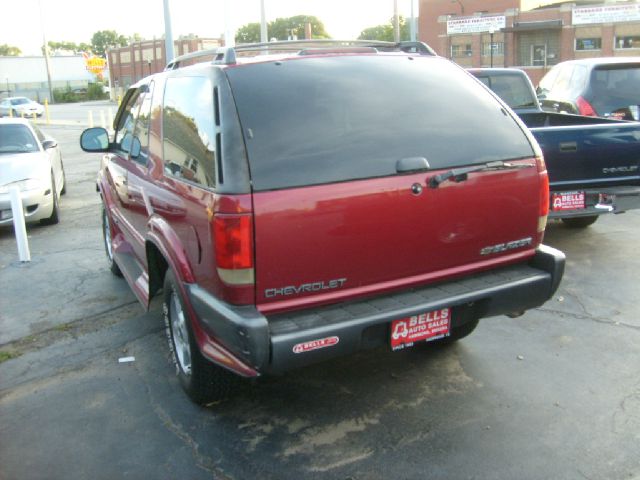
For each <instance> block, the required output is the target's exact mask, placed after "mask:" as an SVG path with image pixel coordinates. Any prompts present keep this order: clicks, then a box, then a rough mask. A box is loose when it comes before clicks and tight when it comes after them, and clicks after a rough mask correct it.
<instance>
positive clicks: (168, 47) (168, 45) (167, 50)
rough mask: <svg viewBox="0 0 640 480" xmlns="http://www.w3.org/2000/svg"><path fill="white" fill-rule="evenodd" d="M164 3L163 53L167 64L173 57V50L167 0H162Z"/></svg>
mask: <svg viewBox="0 0 640 480" xmlns="http://www.w3.org/2000/svg"><path fill="white" fill-rule="evenodd" d="M163 4H164V54H165V61H166V62H165V63H166V64H168V63H169V62H171V61H172V60H173V58H174V57H175V53H174V51H173V31H172V29H171V11H170V10H169V0H163Z"/></svg>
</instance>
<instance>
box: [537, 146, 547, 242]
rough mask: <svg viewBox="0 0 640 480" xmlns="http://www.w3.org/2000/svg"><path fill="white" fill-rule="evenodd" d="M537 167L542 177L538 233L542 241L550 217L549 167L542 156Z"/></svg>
mask: <svg viewBox="0 0 640 480" xmlns="http://www.w3.org/2000/svg"><path fill="white" fill-rule="evenodd" d="M536 165H537V167H538V175H539V177H540V200H539V201H540V208H539V212H538V233H539V234H540V241H542V234H544V229H545V228H546V227H547V215H549V176H548V175H547V166H546V165H545V163H544V158H543V157H542V155H537V156H536Z"/></svg>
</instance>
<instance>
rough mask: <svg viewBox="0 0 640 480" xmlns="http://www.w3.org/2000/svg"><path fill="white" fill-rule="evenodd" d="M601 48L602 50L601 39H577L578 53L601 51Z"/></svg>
mask: <svg viewBox="0 0 640 480" xmlns="http://www.w3.org/2000/svg"><path fill="white" fill-rule="evenodd" d="M601 48H602V39H601V38H576V51H580V50H600V49H601Z"/></svg>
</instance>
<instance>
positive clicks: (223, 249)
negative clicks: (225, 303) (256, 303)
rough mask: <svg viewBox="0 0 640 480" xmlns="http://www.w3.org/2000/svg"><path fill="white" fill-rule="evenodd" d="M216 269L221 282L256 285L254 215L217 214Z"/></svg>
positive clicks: (215, 239)
mask: <svg viewBox="0 0 640 480" xmlns="http://www.w3.org/2000/svg"><path fill="white" fill-rule="evenodd" d="M213 238H214V242H215V249H216V267H217V270H218V275H219V276H220V279H221V280H222V281H223V282H224V283H226V284H228V285H248V284H252V283H253V282H254V277H255V276H254V268H253V216H252V215H251V214H231V215H226V214H216V215H215V216H214V218H213Z"/></svg>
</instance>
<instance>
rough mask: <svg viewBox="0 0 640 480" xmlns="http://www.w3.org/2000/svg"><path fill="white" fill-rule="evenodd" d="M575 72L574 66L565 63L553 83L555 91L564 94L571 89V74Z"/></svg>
mask: <svg viewBox="0 0 640 480" xmlns="http://www.w3.org/2000/svg"><path fill="white" fill-rule="evenodd" d="M572 74H573V68H572V66H571V65H564V66H563V67H562V68H561V69H560V72H559V73H558V78H557V79H556V83H554V84H553V93H554V94H555V95H557V94H563V93H564V92H566V91H567V90H569V88H570V86H571V75H572Z"/></svg>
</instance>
